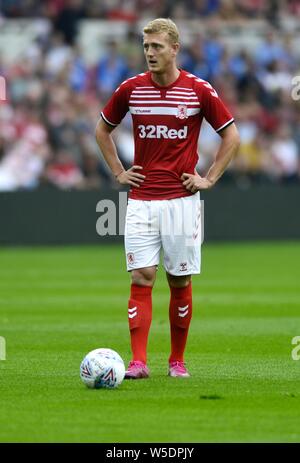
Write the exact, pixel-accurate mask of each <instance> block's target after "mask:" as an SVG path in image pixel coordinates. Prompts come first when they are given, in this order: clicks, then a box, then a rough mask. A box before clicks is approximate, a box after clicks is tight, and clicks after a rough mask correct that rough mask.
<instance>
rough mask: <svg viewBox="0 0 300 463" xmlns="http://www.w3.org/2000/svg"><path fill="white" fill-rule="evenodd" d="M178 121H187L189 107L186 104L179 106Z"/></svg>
mask: <svg viewBox="0 0 300 463" xmlns="http://www.w3.org/2000/svg"><path fill="white" fill-rule="evenodd" d="M176 117H177V118H178V119H187V118H188V115H187V106H186V105H185V104H180V105H178V106H177V115H176Z"/></svg>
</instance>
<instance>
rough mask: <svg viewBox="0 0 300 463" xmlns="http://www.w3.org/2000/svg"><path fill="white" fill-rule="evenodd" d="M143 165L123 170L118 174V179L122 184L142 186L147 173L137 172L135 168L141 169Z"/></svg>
mask: <svg viewBox="0 0 300 463" xmlns="http://www.w3.org/2000/svg"><path fill="white" fill-rule="evenodd" d="M141 169H142V167H141V166H132V167H130V169H128V170H123V171H122V172H120V173H119V174H118V175H117V176H116V180H117V181H118V182H119V183H121V185H132V186H135V187H138V188H139V187H140V183H143V181H144V179H145V178H146V177H145V175H142V174H139V173H138V172H135V170H141Z"/></svg>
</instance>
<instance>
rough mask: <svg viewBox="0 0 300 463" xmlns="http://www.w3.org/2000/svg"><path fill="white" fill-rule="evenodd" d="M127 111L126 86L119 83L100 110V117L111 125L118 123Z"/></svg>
mask: <svg viewBox="0 0 300 463" xmlns="http://www.w3.org/2000/svg"><path fill="white" fill-rule="evenodd" d="M127 111H128V88H127V86H126V84H125V83H123V84H121V85H120V87H118V88H117V90H116V91H115V93H114V94H113V95H112V97H111V98H110V100H109V101H108V102H107V104H106V106H105V107H104V108H103V110H102V111H101V117H102V119H103V120H104V121H105V122H106V123H107V124H108V125H111V126H112V127H116V126H117V125H119V124H120V122H121V121H122V119H123V117H124V116H125V115H126V113H127Z"/></svg>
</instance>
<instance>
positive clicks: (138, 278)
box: [131, 267, 156, 287]
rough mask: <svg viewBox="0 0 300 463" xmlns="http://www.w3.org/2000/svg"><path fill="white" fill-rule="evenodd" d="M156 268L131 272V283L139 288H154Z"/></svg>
mask: <svg viewBox="0 0 300 463" xmlns="http://www.w3.org/2000/svg"><path fill="white" fill-rule="evenodd" d="M155 277H156V267H145V268H139V269H136V270H132V271H131V283H132V284H134V285H138V286H151V287H152V286H153V285H154V282H155Z"/></svg>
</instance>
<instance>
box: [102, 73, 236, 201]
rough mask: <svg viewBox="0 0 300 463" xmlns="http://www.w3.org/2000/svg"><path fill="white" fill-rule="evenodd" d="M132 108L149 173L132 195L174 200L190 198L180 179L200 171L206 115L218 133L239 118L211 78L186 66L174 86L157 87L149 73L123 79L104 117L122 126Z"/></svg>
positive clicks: (139, 152)
mask: <svg viewBox="0 0 300 463" xmlns="http://www.w3.org/2000/svg"><path fill="white" fill-rule="evenodd" d="M128 111H130V113H131V116H132V120H133V133H134V145H135V153H134V164H136V165H140V166H142V167H143V170H141V171H139V172H141V173H142V174H144V175H145V176H146V178H145V180H144V182H143V183H142V184H141V186H140V187H139V188H135V187H132V188H131V190H130V195H129V197H130V198H132V199H142V200H153V199H172V198H178V197H182V196H189V195H191V194H192V193H191V192H190V191H188V190H186V189H185V187H184V186H183V185H182V181H181V179H180V177H181V175H182V174H183V172H187V173H191V174H193V173H194V169H195V166H196V164H197V162H198V153H197V144H198V137H199V132H200V127H201V124H202V120H203V118H205V119H206V120H207V122H209V124H210V125H211V126H212V127H213V128H214V129H215V131H216V132H219V131H220V130H222V129H224V128H225V127H227V126H228V125H229V124H231V123H232V122H233V121H234V119H233V117H232V115H231V114H230V112H229V111H228V109H227V108H226V107H225V105H224V103H223V102H222V101H221V99H220V98H219V97H218V94H217V93H216V91H215V90H214V88H213V87H212V86H211V85H210V84H209V83H208V82H206V81H204V80H202V79H199V78H198V77H196V76H194V75H193V74H189V73H188V72H186V71H183V70H181V71H180V75H179V77H178V79H177V80H176V81H175V82H173V83H172V84H171V85H169V86H168V87H161V86H159V85H157V84H156V83H155V82H154V81H153V80H152V78H151V73H150V72H146V73H143V74H139V75H137V76H135V77H131V78H130V79H128V80H126V81H125V82H123V83H122V84H121V85H120V87H119V88H117V90H116V91H115V93H114V94H113V96H112V98H111V99H110V101H109V102H108V103H107V105H106V106H105V108H104V109H103V111H102V113H101V115H102V118H103V119H104V121H105V122H106V123H107V124H109V125H111V126H117V125H118V124H120V122H121V120H122V119H123V117H124V116H125V114H126V113H127V112H128Z"/></svg>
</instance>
